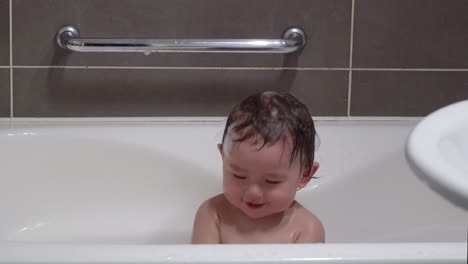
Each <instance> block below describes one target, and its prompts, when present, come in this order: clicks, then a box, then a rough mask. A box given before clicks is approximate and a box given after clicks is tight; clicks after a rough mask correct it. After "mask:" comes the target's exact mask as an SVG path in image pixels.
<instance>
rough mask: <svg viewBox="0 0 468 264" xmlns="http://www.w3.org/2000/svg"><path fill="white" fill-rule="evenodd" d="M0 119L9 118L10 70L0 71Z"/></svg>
mask: <svg viewBox="0 0 468 264" xmlns="http://www.w3.org/2000/svg"><path fill="white" fill-rule="evenodd" d="M0 117H10V69H0Z"/></svg>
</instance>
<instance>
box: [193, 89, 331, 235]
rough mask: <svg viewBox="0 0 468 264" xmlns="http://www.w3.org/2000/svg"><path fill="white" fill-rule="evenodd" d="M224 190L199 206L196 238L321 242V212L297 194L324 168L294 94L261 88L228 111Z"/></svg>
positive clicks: (312, 130) (310, 126) (310, 125)
mask: <svg viewBox="0 0 468 264" xmlns="http://www.w3.org/2000/svg"><path fill="white" fill-rule="evenodd" d="M218 149H219V152H220V154H221V158H222V162H223V193H222V194H219V195H217V196H215V197H212V198H210V199H208V200H207V201H205V202H204V203H203V204H202V205H201V206H200V207H199V208H198V211H197V214H196V216H195V221H194V225H193V233H192V243H194V244H220V243H223V244H229V243H317V242H324V241H325V232H324V229H323V226H322V224H321V222H320V220H319V219H318V218H317V217H316V216H315V215H314V214H312V213H311V212H309V211H308V210H307V209H305V208H304V207H303V206H302V205H300V204H299V203H298V202H297V201H295V195H296V192H297V191H298V190H300V189H301V188H304V187H305V186H306V185H307V183H308V182H309V181H310V180H311V179H312V178H313V175H314V174H315V172H316V171H317V169H318V168H319V164H318V163H317V162H314V151H315V127H314V122H313V120H312V118H311V116H310V114H309V112H308V110H307V107H306V106H305V105H304V104H302V103H301V102H300V101H298V100H297V99H296V98H294V97H293V96H292V95H290V94H281V93H276V92H263V93H259V94H254V95H251V96H249V97H248V98H246V99H244V100H243V101H242V102H241V103H240V104H239V105H237V106H236V107H234V109H233V110H232V111H231V113H230V114H229V117H228V119H227V122H226V126H225V129H224V134H223V139H222V142H221V144H219V145H218Z"/></svg>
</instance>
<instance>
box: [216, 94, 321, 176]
mask: <svg viewBox="0 0 468 264" xmlns="http://www.w3.org/2000/svg"><path fill="white" fill-rule="evenodd" d="M231 126H232V127H231ZM239 132H240V133H239ZM228 133H236V134H237V133H239V137H238V138H236V139H233V142H244V141H246V140H249V139H254V140H257V137H260V139H262V140H263V144H262V145H261V146H260V148H259V149H261V148H262V147H263V146H265V145H266V144H267V143H269V142H271V143H274V142H277V141H278V140H286V139H287V137H291V139H292V144H293V146H292V147H293V149H292V152H291V156H290V164H292V163H293V162H294V160H295V159H296V158H297V157H298V156H299V158H300V166H301V171H302V169H303V168H306V169H309V170H310V168H311V167H312V164H313V162H314V152H315V136H316V131H315V126H314V121H313V120H312V117H311V115H310V113H309V110H308V109H307V107H306V106H305V105H304V104H303V103H301V102H300V101H299V100H297V99H296V98H295V97H294V96H292V95H291V94H288V93H284V94H283V93H277V92H263V93H256V94H253V95H250V96H249V97H247V98H245V99H244V100H242V101H241V102H240V103H239V104H238V105H236V106H235V107H234V108H233V109H232V111H231V113H230V114H229V117H228V119H227V121H226V126H225V128H224V133H223V141H222V143H223V144H224V140H225V139H226V136H227V134H228Z"/></svg>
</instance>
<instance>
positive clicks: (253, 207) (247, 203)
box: [245, 202, 265, 209]
mask: <svg viewBox="0 0 468 264" xmlns="http://www.w3.org/2000/svg"><path fill="white" fill-rule="evenodd" d="M245 204H246V205H247V206H248V207H249V208H252V209H257V208H261V207H262V206H264V205H265V204H256V203H251V202H245Z"/></svg>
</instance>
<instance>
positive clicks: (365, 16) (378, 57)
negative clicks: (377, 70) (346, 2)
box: [353, 0, 468, 68]
mask: <svg viewBox="0 0 468 264" xmlns="http://www.w3.org/2000/svg"><path fill="white" fill-rule="evenodd" d="M467 14H468V1H466V0H450V1H447V0H411V1H408V0H356V6H355V24H354V48H353V55H354V58H353V67H370V68H374V67H383V68H386V67H387V68H390V67H392V68H408V67H413V68H466V67H467V66H468V59H467V58H468V49H467V47H468V27H467V25H468V15H467Z"/></svg>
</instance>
